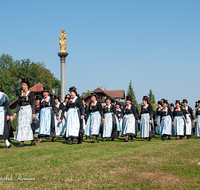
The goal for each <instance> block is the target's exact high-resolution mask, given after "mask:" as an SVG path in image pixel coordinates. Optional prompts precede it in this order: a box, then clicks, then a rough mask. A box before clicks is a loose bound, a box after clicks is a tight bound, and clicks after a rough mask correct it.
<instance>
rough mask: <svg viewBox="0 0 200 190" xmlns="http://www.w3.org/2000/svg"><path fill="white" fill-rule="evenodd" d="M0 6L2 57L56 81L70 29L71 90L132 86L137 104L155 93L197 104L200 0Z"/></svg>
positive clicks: (23, 0) (22, 1) (78, 0)
mask: <svg viewBox="0 0 200 190" xmlns="http://www.w3.org/2000/svg"><path fill="white" fill-rule="evenodd" d="M0 7H1V11H0V21H1V28H0V44H1V45H0V55H1V54H3V53H6V54H10V55H12V56H13V58H14V59H18V60H20V59H26V58H29V59H30V60H31V61H34V62H44V63H45V65H46V67H47V68H48V69H50V70H51V72H53V73H54V75H55V76H56V77H57V78H59V79H60V62H59V57H58V55H57V53H58V52H59V41H58V38H59V35H60V32H61V30H62V29H65V32H66V35H67V37H68V39H67V52H68V53H69V56H68V57H67V64H66V73H67V75H66V83H67V89H68V88H69V87H70V86H73V85H74V86H76V87H77V89H78V92H79V93H80V94H81V93H82V92H84V91H87V90H94V89H95V88H97V87H100V86H104V87H105V88H106V89H107V90H121V89H123V90H125V91H127V88H128V84H129V81H130V80H132V83H133V87H134V90H135V93H136V97H137V100H138V102H139V103H140V102H141V99H142V97H143V95H147V94H148V93H149V89H150V88H151V89H152V91H153V93H154V95H155V97H156V101H158V100H160V99H161V98H166V99H168V100H169V102H174V100H175V99H180V100H182V99H183V98H187V99H188V100H189V104H190V105H191V106H192V107H194V102H195V101H196V100H198V99H200V93H199V92H200V90H199V86H198V83H197V81H198V70H199V69H200V53H199V52H200V22H199V21H200V11H199V7H200V1H199V0H141V1H139V0H137V1H136V0H130V1H129V0H125V1H122V0H121V1H119V0H101V1H97V0H90V1H89V0H85V1H83V0H74V1H72V0H71V1H68V0H65V1H64V0H56V1H55V0H48V1H47V0H46V1H44V0H43V1H42V0H31V1H27V0H18V1H16V0H10V1H3V0H0ZM168 48H169V49H168ZM164 50H166V51H164ZM160 52H161V53H160ZM159 53H160V54H159ZM142 60H144V61H142Z"/></svg>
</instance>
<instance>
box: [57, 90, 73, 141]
mask: <svg viewBox="0 0 200 190" xmlns="http://www.w3.org/2000/svg"><path fill="white" fill-rule="evenodd" d="M70 98H71V97H70V94H67V95H66V96H65V101H64V102H63V109H62V113H61V116H60V120H59V121H58V123H61V122H62V125H63V128H62V131H61V133H60V134H61V135H62V136H63V138H66V125H65V122H66V118H67V111H68V101H69V99H70Z"/></svg>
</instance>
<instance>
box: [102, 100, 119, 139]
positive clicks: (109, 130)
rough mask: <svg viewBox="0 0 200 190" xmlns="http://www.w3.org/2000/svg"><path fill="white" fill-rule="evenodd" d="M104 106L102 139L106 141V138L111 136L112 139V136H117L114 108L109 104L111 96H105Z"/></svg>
mask: <svg viewBox="0 0 200 190" xmlns="http://www.w3.org/2000/svg"><path fill="white" fill-rule="evenodd" d="M105 100H106V106H105V107H104V108H103V121H102V122H103V141H107V138H111V139H112V141H114V138H117V137H118V132H117V121H116V116H115V113H116V108H115V106H114V105H112V104H111V97H110V96H107V97H105Z"/></svg>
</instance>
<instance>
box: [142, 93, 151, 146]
mask: <svg viewBox="0 0 200 190" xmlns="http://www.w3.org/2000/svg"><path fill="white" fill-rule="evenodd" d="M142 103H143V105H142V107H141V113H140V118H141V119H140V136H141V137H142V138H145V140H144V141H145V142H146V141H147V139H149V141H150V139H151V137H153V135H152V134H153V133H152V134H150V132H153V129H152V123H153V122H152V120H153V108H152V106H151V105H150V104H149V98H148V97H147V96H144V97H143V100H142Z"/></svg>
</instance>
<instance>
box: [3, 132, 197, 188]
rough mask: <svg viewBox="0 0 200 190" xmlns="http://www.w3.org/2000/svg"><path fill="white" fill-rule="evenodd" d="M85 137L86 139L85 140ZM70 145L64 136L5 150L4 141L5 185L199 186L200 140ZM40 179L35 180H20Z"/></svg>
mask: <svg viewBox="0 0 200 190" xmlns="http://www.w3.org/2000/svg"><path fill="white" fill-rule="evenodd" d="M84 139H85V138H84ZM90 141H91V139H90V140H84V142H83V144H81V145H78V144H74V145H72V146H70V145H67V144H66V142H65V140H64V139H63V138H57V141H56V142H50V140H49V139H48V138H47V139H46V140H44V142H43V143H40V144H39V143H37V145H36V146H34V147H29V146H28V145H29V144H30V142H26V143H25V145H26V146H25V147H23V148H16V147H15V146H16V145H18V142H15V141H13V140H12V148H11V149H4V146H5V145H4V142H3V141H0V142H1V143H0V147H1V148H0V152H1V154H0V155H1V158H0V170H1V171H0V172H1V176H0V177H2V178H4V177H5V176H6V175H7V177H8V178H10V177H11V175H12V180H11V181H0V187H1V189H200V165H199V164H198V162H200V139H197V138H196V137H192V138H191V139H189V140H184V139H183V140H175V138H172V140H171V141H169V140H165V141H161V139H160V137H159V136H156V137H155V138H154V139H152V140H151V141H150V142H144V141H143V139H140V138H137V139H135V141H134V142H128V143H126V142H124V138H118V139H116V140H115V141H114V142H113V141H107V142H102V141H100V143H95V144H92V143H90ZM18 174H20V175H21V178H35V181H24V180H17V177H19V176H18Z"/></svg>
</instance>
